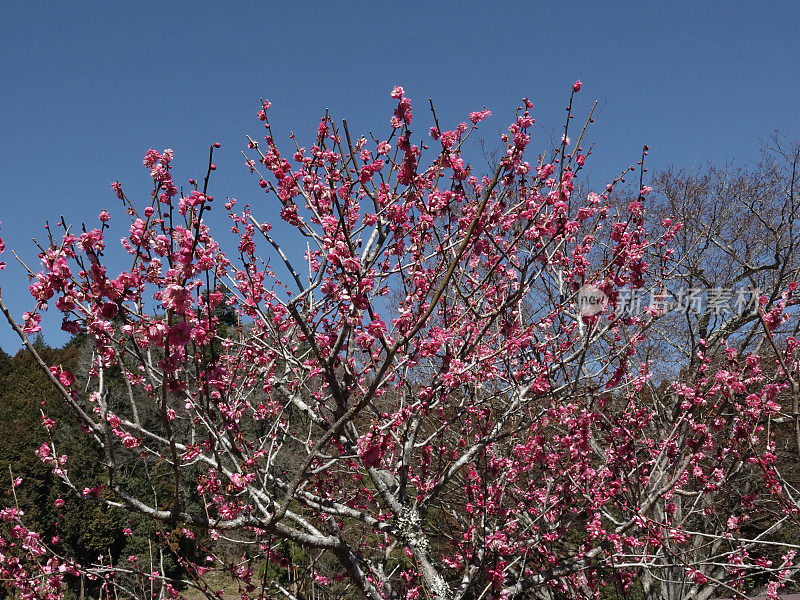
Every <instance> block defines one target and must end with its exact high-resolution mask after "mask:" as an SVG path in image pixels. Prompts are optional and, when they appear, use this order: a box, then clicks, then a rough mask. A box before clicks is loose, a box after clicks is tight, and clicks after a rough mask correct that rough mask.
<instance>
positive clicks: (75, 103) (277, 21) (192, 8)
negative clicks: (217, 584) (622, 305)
mask: <svg viewBox="0 0 800 600" xmlns="http://www.w3.org/2000/svg"><path fill="white" fill-rule="evenodd" d="M799 32H800V3H796V2H783V3H778V2H769V3H767V2H763V3H762V2H753V1H752V0H751V1H750V2H735V1H731V2H721V1H720V2H704V1H699V0H695V1H692V2H685V1H671V2H655V1H654V2H563V3H559V2H548V3H536V2H515V3H511V2H476V1H471V0H467V1H463V2H458V3H455V2H454V3H448V2H431V1H429V2H424V3H423V2H419V3H408V4H407V3H402V2H391V3H389V2H376V1H374V2H356V1H349V2H341V3H340V2H333V1H327V2H312V1H303V2H280V3H277V2H276V3H271V2H263V1H262V2H257V3H256V2H253V3H246V2H236V3H221V2H218V3H210V2H204V1H196V2H165V3H155V2H147V3H144V2H135V3H134V2H130V3H124V4H123V3H121V2H116V3H114V2H102V3H101V2H69V3H67V2H8V1H6V2H4V3H3V5H2V8H0V50H2V53H1V54H0V56H1V57H2V58H1V59H0V83H1V85H2V87H1V88H0V90H1V91H0V141H2V144H3V154H2V158H1V159H0V220H2V222H3V225H2V236H3V237H4V239H5V241H6V243H7V245H8V246H9V248H15V249H17V250H18V252H20V251H21V254H22V256H24V257H26V260H28V261H30V263H35V261H36V252H35V249H34V247H33V245H32V243H31V241H30V240H31V237H34V236H38V237H42V231H43V230H42V225H43V223H44V220H45V218H47V217H50V218H51V222H55V221H56V220H58V215H60V214H64V216H65V217H66V219H67V221H68V222H74V223H80V221H81V220H87V221H91V220H92V219H94V218H95V217H96V215H97V213H98V212H99V210H100V209H101V208H108V209H109V210H111V211H112V215H116V219H113V220H112V223H114V222H116V223H117V225H118V226H120V225H122V223H123V217H124V215H122V214H121V211H120V206H119V202H118V200H117V199H116V198H115V197H114V195H113V193H112V192H111V190H110V189H109V182H110V181H112V180H114V179H119V180H120V181H122V182H123V183H124V184H125V185H126V188H127V189H128V191H132V192H139V193H141V194H142V195H143V196H142V197H144V195H145V194H146V193H147V189H148V184H147V173H146V171H145V170H144V169H143V168H142V167H141V158H142V155H143V154H144V152H145V150H147V148H149V147H151V146H152V147H155V148H159V149H163V148H164V147H172V148H173V149H175V151H176V162H175V163H174V164H175V165H176V173H175V177H176V180H182V181H185V180H186V179H187V178H189V177H192V176H197V175H200V173H201V168H202V165H203V161H204V160H205V156H206V153H207V148H208V144H209V143H210V142H212V141H220V142H221V143H222V152H221V153H220V155H219V157H218V160H217V161H216V162H217V164H218V165H219V170H218V171H217V173H218V176H217V178H216V180H215V182H214V184H213V188H214V189H213V193H214V194H215V195H217V196H219V197H222V196H225V195H231V196H235V197H237V198H239V199H240V200H242V201H246V200H256V199H258V198H261V197H262V196H260V195H259V194H258V190H257V189H256V187H255V186H254V181H253V180H252V179H251V178H250V177H249V175H248V173H247V171H246V169H245V168H244V167H243V166H242V158H241V155H240V154H239V151H240V150H241V149H242V148H243V144H242V140H243V135H244V134H245V133H250V134H253V135H254V136H255V135H261V128H260V124H259V123H258V122H257V121H256V119H255V112H256V110H257V108H258V99H259V98H260V97H265V98H269V99H270V100H271V101H272V103H273V108H272V111H271V119H272V122H273V125H274V128H275V132H276V134H278V135H279V136H281V135H283V134H286V133H288V131H289V130H290V129H292V130H294V131H295V132H296V133H297V134H298V135H299V136H300V137H301V138H303V137H304V138H305V139H308V138H309V137H310V135H311V131H312V130H313V128H314V127H315V124H316V122H318V119H319V117H320V115H321V114H322V112H323V110H324V109H325V108H326V107H327V108H330V109H331V111H332V112H333V113H334V114H335V115H337V116H339V117H346V118H347V119H348V121H349V122H350V124H351V127H352V129H354V130H357V131H361V130H362V129H365V128H366V129H369V128H371V129H374V130H376V131H378V130H381V131H383V130H384V129H385V127H386V123H387V120H388V118H389V116H390V113H391V109H392V103H391V100H390V99H389V98H388V95H387V94H388V91H389V90H390V88H391V86H392V85H393V84H395V83H399V84H402V85H403V86H405V89H406V92H407V94H408V95H409V96H410V97H411V98H412V100H413V101H414V104H415V107H416V111H415V121H417V122H418V123H419V122H421V125H417V129H418V131H420V132H422V131H424V130H425V129H427V126H428V125H429V124H428V123H427V120H428V118H429V114H428V111H427V109H426V105H427V99H428V97H431V98H433V99H434V101H435V102H436V105H437V110H438V112H439V115H440V119H441V120H442V121H444V122H448V123H450V124H455V123H457V122H458V121H459V120H462V119H463V118H464V116H465V115H466V113H468V112H469V111H471V110H477V109H479V108H481V107H483V106H484V105H485V106H486V107H487V108H490V109H491V110H492V111H493V112H494V115H495V117H493V119H491V120H490V121H486V122H485V126H484V129H483V132H484V133H485V134H486V135H487V138H491V135H492V134H493V133H496V132H497V131H498V130H499V129H500V128H502V127H503V126H504V125H505V124H506V123H507V120H508V118H509V117H510V115H511V114H512V113H513V110H514V108H515V107H516V106H517V104H518V103H519V100H520V98H521V97H522V96H529V97H530V98H532V99H533V101H534V104H535V109H534V112H535V116H536V117H537V122H538V123H540V124H541V125H542V126H543V128H542V129H540V130H539V131H540V134H539V140H538V142H540V143H541V144H543V145H542V146H541V147H544V143H545V142H546V140H547V135H548V132H549V131H551V130H555V129H557V128H558V127H559V125H560V122H561V119H562V115H563V109H564V105H565V102H566V100H567V98H568V95H569V86H570V84H571V83H572V82H573V81H574V80H575V79H576V78H580V79H581V80H582V81H583V82H584V88H583V90H582V91H581V94H580V96H579V99H580V101H581V103H582V104H581V105H580V107H581V108H583V109H586V108H588V106H589V104H590V102H591V101H592V100H594V99H597V100H598V101H599V103H600V104H599V106H600V108H601V109H602V110H601V111H600V113H599V115H598V118H597V123H596V127H595V129H594V131H593V134H592V141H594V142H595V144H596V146H595V156H594V158H593V161H592V170H591V174H592V180H593V181H597V182H598V185H599V183H600V182H601V181H603V180H605V179H607V178H610V177H613V176H614V174H615V173H617V172H618V171H619V170H621V169H622V168H624V167H625V166H626V165H628V164H631V163H632V162H635V161H636V160H637V158H638V154H639V152H640V149H641V146H642V145H643V144H649V145H650V146H651V148H652V152H651V155H650V157H651V165H650V166H651V167H653V168H654V169H655V168H658V167H663V166H665V165H669V164H674V165H675V166H678V167H691V166H692V165H698V164H700V163H702V162H703V161H705V160H711V161H715V162H722V161H727V160H738V161H741V162H746V161H748V160H752V159H754V158H755V157H757V156H758V146H759V140H761V139H765V138H767V137H768V136H769V134H770V133H771V132H772V131H773V130H775V129H780V130H782V131H783V132H784V133H785V134H786V135H787V136H789V137H791V138H795V139H796V138H798V137H800V112H799V111H798V101H799V100H800V78H798V76H797V73H798V64H797V63H798V58H800V35H798V33H799ZM422 125H424V129H423V128H422V127H421V126H422ZM284 139H285V138H284ZM535 143H536V140H535ZM265 210H266V209H265ZM265 216H270V215H268V214H267V213H266V212H265ZM271 216H272V217H273V218H274V215H271ZM114 233H115V235H114V236H113V237H115V238H116V239H118V237H120V236H121V235H122V230H121V229H120V228H119V227H117V228H115V229H114ZM5 260H6V261H7V262H9V268H8V269H7V270H6V271H5V272H3V273H0V287H2V294H3V297H4V298H5V299H6V301H7V302H8V303H9V304H10V305H11V306H12V308H13V309H14V311H15V312H16V314H17V315H20V314H21V313H22V312H23V311H24V310H27V309H28V308H30V305H31V301H30V298H29V297H28V296H27V282H26V281H25V278H24V275H22V271H21V270H20V269H19V268H17V267H16V266H15V265H14V264H13V262H14V259H13V257H12V256H11V255H10V252H7V253H6V255H5ZM51 313H53V316H55V315H54V313H55V311H54V310H53V309H51ZM59 322H60V319H52V318H51V319H46V320H45V321H44V325H45V326H46V327H45V333H46V339H47V341H49V342H51V343H54V344H58V343H62V342H63V341H65V339H66V338H65V337H64V335H63V334H61V333H60V332H59V331H58V324H59ZM0 345H2V347H3V348H4V349H5V350H6V351H14V350H15V349H16V348H17V347H18V346H19V343H18V340H16V339H15V338H14V337H13V336H12V334H11V333H10V332H9V330H8V329H7V328H6V327H5V326H2V325H0Z"/></svg>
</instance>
